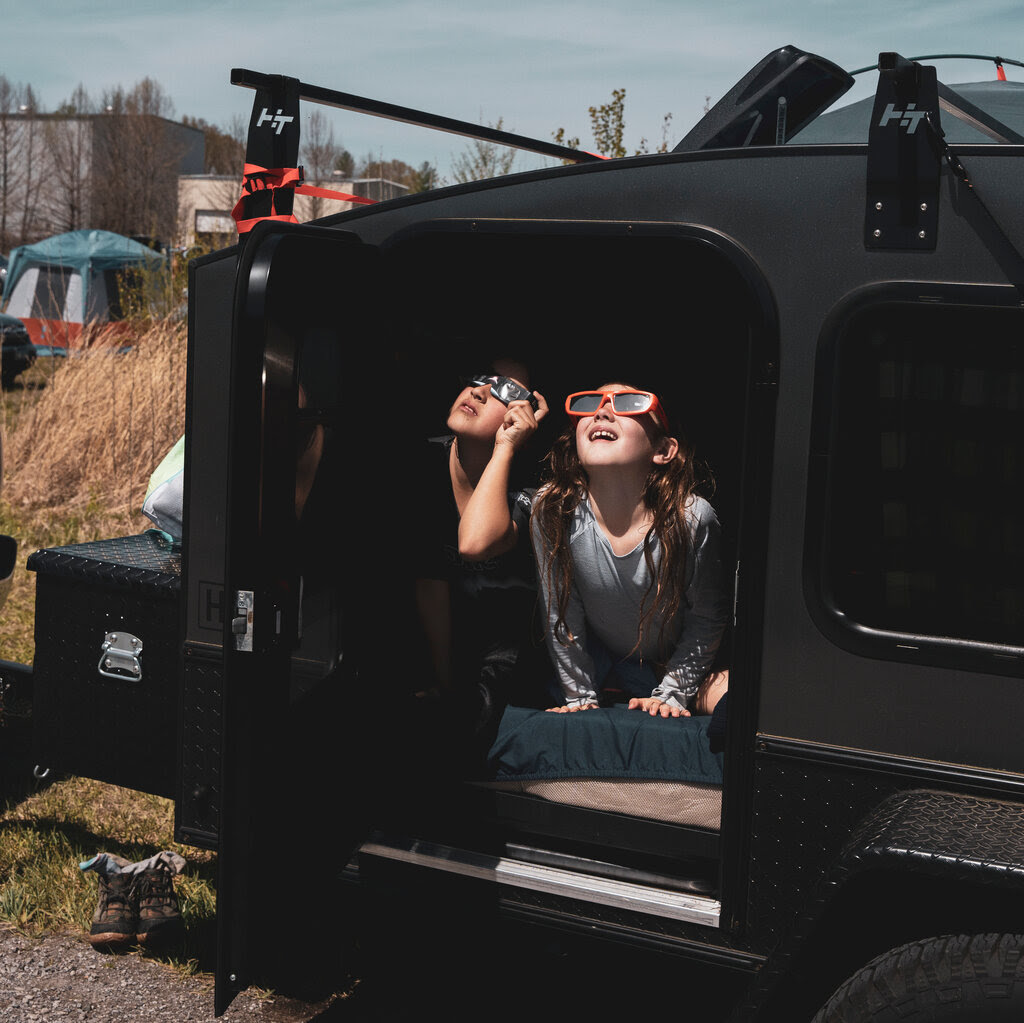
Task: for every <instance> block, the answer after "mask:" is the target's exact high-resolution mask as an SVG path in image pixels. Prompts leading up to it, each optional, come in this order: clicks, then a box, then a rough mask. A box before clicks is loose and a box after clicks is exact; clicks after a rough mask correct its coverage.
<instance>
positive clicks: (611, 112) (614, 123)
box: [552, 89, 672, 163]
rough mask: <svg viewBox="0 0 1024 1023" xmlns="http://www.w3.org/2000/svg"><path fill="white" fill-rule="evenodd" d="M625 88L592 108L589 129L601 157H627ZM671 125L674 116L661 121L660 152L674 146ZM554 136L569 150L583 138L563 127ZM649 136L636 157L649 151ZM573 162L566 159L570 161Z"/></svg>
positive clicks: (576, 147)
mask: <svg viewBox="0 0 1024 1023" xmlns="http://www.w3.org/2000/svg"><path fill="white" fill-rule="evenodd" d="M625 111H626V90H625V89H612V98H611V100H610V102H608V103H602V104H600V105H599V106H596V107H589V108H588V111H587V112H588V113H589V115H590V131H591V134H592V135H593V136H594V150H595V151H596V152H598V153H600V154H601V155H602V156H608V157H611V158H613V159H617V158H619V157H622V156H626V146H625V142H624V141H623V139H624V136H625V131H626V116H625ZM671 124H672V115H671V114H666V115H665V116H664V118H663V119H662V123H661V142H660V144H659V145H658V148H657V149H656V150H655V152H657V153H667V152H668V151H669V149H671V148H672V143H671V142H670V141H669V128H670V126H671ZM552 138H553V139H554V140H555V141H556V142H557V143H559V145H563V146H568V147H569V148H570V149H579V148H580V140H579V138H578V137H576V138H569V137H568V135H567V133H566V130H565V129H564V128H559V129H558V131H556V132H553V133H552ZM648 152H650V150H649V149H648V148H647V139H646V137H644V138H641V139H640V145H639V146H638V147H637V149H636V152H635V153H634V154H633V155H634V156H641V155H643V154H644V153H648ZM568 162H570V161H567V160H566V161H563V163H568Z"/></svg>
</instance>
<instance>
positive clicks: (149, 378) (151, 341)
mask: <svg viewBox="0 0 1024 1023" xmlns="http://www.w3.org/2000/svg"><path fill="white" fill-rule="evenodd" d="M121 340H122V343H123V344H127V345H130V348H129V350H128V351H124V352H122V351H118V350H117V349H116V348H113V347H110V346H103V347H91V348H87V349H84V350H83V351H81V352H75V353H74V354H72V355H70V356H69V357H68V358H67V359H66V360H60V361H62V362H63V363H64V365H60V366H58V367H56V368H54V369H53V370H52V372H51V375H50V376H49V379H48V380H47V382H46V386H45V387H44V388H43V389H42V391H41V392H39V391H38V390H36V391H33V392H31V393H30V392H29V391H28V390H23V391H22V395H23V396H26V400H24V401H23V402H22V403H21V406H20V407H14V408H12V410H11V421H10V423H9V425H8V427H7V431H6V436H5V438H4V461H5V469H6V478H5V480H4V498H5V500H6V501H7V502H8V503H9V504H10V505H11V507H12V508H14V509H17V510H19V511H20V512H35V513H39V514H42V515H45V516H46V517H47V518H48V519H49V518H51V517H52V516H53V514H54V513H56V514H59V515H61V516H68V515H76V514H77V515H81V514H82V513H83V512H85V511H86V510H87V509H91V510H92V512H93V516H92V517H95V514H96V513H98V511H99V508H100V507H102V509H103V511H104V512H105V513H109V514H111V515H113V516H114V517H115V519H117V520H118V524H121V522H120V517H122V516H124V515H128V516H132V515H135V516H137V519H136V522H137V526H138V529H137V530H136V531H139V530H141V529H144V528H146V524H147V522H146V520H145V519H144V518H143V517H142V516H141V514H139V511H138V509H139V508H140V507H141V505H142V500H143V497H144V496H145V492H146V484H147V482H148V481H149V476H150V473H151V472H152V471H153V469H154V468H155V467H156V466H157V464H158V463H159V462H160V459H161V458H163V456H164V455H165V454H166V452H167V450H168V449H169V448H170V447H171V445H172V444H173V443H174V442H175V441H176V440H177V439H178V437H179V436H180V435H181V432H182V430H183V428H184V423H185V331H184V328H183V327H182V326H181V325H180V324H177V323H173V322H170V321H157V322H155V323H152V324H151V325H150V326H149V327H148V328H147V329H145V331H144V332H141V333H139V334H137V335H136V336H129V337H126V338H123V339H121ZM11 404H12V405H13V404H14V403H13V402H12V403H11ZM111 535H112V534H111Z"/></svg>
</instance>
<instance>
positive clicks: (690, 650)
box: [531, 497, 729, 708]
mask: <svg viewBox="0 0 1024 1023" xmlns="http://www.w3.org/2000/svg"><path fill="white" fill-rule="evenodd" d="M686 520H687V524H688V525H689V529H690V539H691V548H690V550H689V551H688V552H687V558H686V576H685V580H684V589H683V593H684V599H683V601H682V604H681V606H680V609H679V611H678V612H677V613H676V614H675V616H674V617H673V618H672V619H671V620H670V621H668V622H664V623H663V621H662V619H661V618H660V617H658V616H655V617H654V618H653V619H652V620H651V622H650V624H649V626H648V628H647V632H646V635H645V636H644V638H643V641H642V643H641V644H640V646H639V647H638V648H637V646H636V643H637V627H638V624H639V622H640V617H641V614H642V606H643V603H644V598H645V597H646V598H647V600H648V601H650V600H651V599H652V596H653V594H649V593H648V590H649V589H650V586H651V576H650V573H649V572H648V569H647V562H646V561H645V559H644V553H643V542H642V541H641V542H640V543H639V544H637V546H636V547H635V548H634V549H633V550H632V551H630V552H629V553H628V554H623V555H621V556H620V555H617V554H615V553H614V551H613V550H612V547H611V542H610V541H609V540H608V538H607V537H606V536H605V534H604V533H603V532H602V531H601V527H600V526H599V525H598V524H597V520H596V519H595V518H594V513H593V510H592V509H591V507H590V502H589V501H587V500H585V501H582V502H581V503H580V505H579V506H578V507H577V509H576V511H575V513H574V517H573V522H572V526H571V528H570V533H569V550H570V555H571V557H572V570H573V571H572V575H573V577H572V589H571V591H570V593H569V601H568V604H567V605H566V611H565V625H566V629H567V631H568V633H569V636H571V637H572V638H571V639H570V638H569V637H567V636H565V635H564V634H563V635H561V636H560V637H556V636H555V635H554V628H555V621H556V619H557V617H558V596H557V594H556V593H553V592H551V580H550V579H549V578H548V575H549V573H548V557H547V553H546V552H545V551H544V549H543V546H542V543H541V539H540V532H539V527H538V526H537V524H536V522H534V523H532V525H531V537H532V540H533V549H534V553H535V554H536V556H537V566H538V575H539V577H540V583H541V597H542V599H543V602H544V610H545V614H546V616H547V621H548V629H547V642H548V649H549V650H550V652H551V656H552V658H553V659H554V662H555V666H556V667H557V669H558V676H559V679H560V681H561V683H562V690H563V692H564V694H565V700H566V704H567V705H568V706H570V707H575V706H580V705H582V704H585V703H595V702H596V701H597V690H598V688H599V686H600V683H601V681H602V680H601V679H597V678H594V674H595V671H594V661H593V658H592V657H591V656H590V654H589V653H588V652H587V646H586V643H587V630H588V629H589V630H591V632H592V633H593V635H594V636H596V637H597V638H598V639H599V640H600V641H601V642H602V643H603V644H604V645H605V647H607V648H608V650H609V651H610V652H611V654H612V658H613V661H622V660H628V661H632V662H639V661H643V662H656V663H657V664H658V666H659V667H658V668H657V669H656V670H657V671H658V672H659V675H660V678H661V681H660V683H659V684H658V685H657V687H656V688H655V689H654V690H653V691H652V693H651V695H652V696H655V697H657V698H658V699H659V700H662V701H664V702H665V703H668V704H670V705H671V706H675V707H680V708H685V707H686V705H687V704H688V703H689V702H690V700H692V699H693V697H694V695H695V694H696V692H697V689H698V687H699V686H700V684H701V682H703V681H704V677H705V676H706V675H707V673H708V671H709V669H710V668H711V665H712V662H713V661H714V658H715V653H716V652H717V650H718V645H719V643H720V642H721V639H722V633H723V631H724V630H725V625H726V622H727V620H728V617H729V598H728V592H727V590H726V587H725V583H724V578H723V572H722V566H721V561H720V559H719V551H718V548H719V524H718V517H717V516H716V515H715V510H714V509H713V508H712V507H711V505H710V504H708V502H707V501H705V500H704V499H703V498H702V497H693V498H691V499H690V502H689V504H688V505H687V508H686ZM651 547H652V554H653V557H654V564H655V568H657V567H658V566H659V564H660V560H661V543H660V541H659V540H658V539H657V537H654V538H653V539H652V545H651ZM663 624H664V633H662V625H663ZM662 635H663V636H664V640H663V643H664V646H663V647H662V650H663V651H667V652H668V656H667V657H666V656H664V654H663V655H662V656H660V657H659V650H658V648H659V639H660V638H661V637H662ZM653 666H654V664H653V663H652V667H653Z"/></svg>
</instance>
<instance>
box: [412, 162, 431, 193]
mask: <svg viewBox="0 0 1024 1023" xmlns="http://www.w3.org/2000/svg"><path fill="white" fill-rule="evenodd" d="M437 185H438V175H437V168H436V167H435V166H434V165H433V164H432V163H430V161H429V160H424V161H423V163H421V164H420V166H419V169H418V170H416V171H413V175H412V179H411V180H410V182H409V191H410V192H428V191H430V189H432V188H437Z"/></svg>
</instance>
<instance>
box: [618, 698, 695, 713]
mask: <svg viewBox="0 0 1024 1023" xmlns="http://www.w3.org/2000/svg"><path fill="white" fill-rule="evenodd" d="M629 709H630V710H645V711H647V713H648V714H650V715H651V717H652V718H655V717H657V716H658V715H659V714H660V715H661V716H662V717H663V718H688V717H689V716H690V712H689V711H688V710H687V709H686V708H685V707H676V706H675V705H674V704H671V703H662V701H661V700H659V699H658V698H657V697H656V696H645V697H643V698H642V699H641V698H640V697H638V696H634V697H633V699H632V700H630V701H629Z"/></svg>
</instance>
